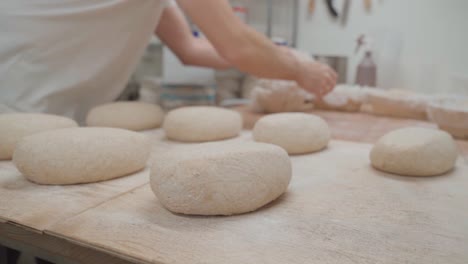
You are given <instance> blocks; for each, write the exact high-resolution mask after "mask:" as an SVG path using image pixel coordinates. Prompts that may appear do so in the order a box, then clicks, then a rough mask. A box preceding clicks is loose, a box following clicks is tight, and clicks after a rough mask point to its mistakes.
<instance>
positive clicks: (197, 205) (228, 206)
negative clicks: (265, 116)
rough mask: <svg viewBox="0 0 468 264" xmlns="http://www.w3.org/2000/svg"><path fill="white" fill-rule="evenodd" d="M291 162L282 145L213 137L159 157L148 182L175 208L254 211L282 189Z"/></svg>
mask: <svg viewBox="0 0 468 264" xmlns="http://www.w3.org/2000/svg"><path fill="white" fill-rule="evenodd" d="M291 170H292V169H291V161H290V159H289V157H288V154H287V153H286V152H285V151H284V150H283V149H281V148H279V147H277V146H274V145H270V144H263V143H255V142H214V143H203V144H197V145H195V146H193V145H192V146H185V147H182V148H181V147H179V148H178V149H174V150H172V151H171V152H169V153H167V154H166V155H165V156H163V157H162V158H161V159H160V160H159V161H158V162H155V163H154V165H153V167H152V168H151V177H150V183H151V188H152V190H153V192H154V193H155V194H156V196H157V197H158V199H159V201H160V202H161V204H162V205H163V206H164V207H166V208H167V209H168V210H170V211H172V212H174V213H182V214H191V215H232V214H241V213H246V212H251V211H254V210H256V209H258V208H260V207H262V206H264V205H266V204H268V203H269V202H271V201H273V200H275V199H276V198H277V197H279V196H280V195H281V194H282V193H284V192H285V191H286V189H287V187H288V185H289V181H290V180H291V173H292V172H291Z"/></svg>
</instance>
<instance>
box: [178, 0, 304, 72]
mask: <svg viewBox="0 0 468 264" xmlns="http://www.w3.org/2000/svg"><path fill="white" fill-rule="evenodd" d="M178 3H179V5H180V6H181V7H182V9H183V10H184V11H185V13H186V14H188V15H189V16H190V18H191V19H192V21H194V22H195V23H196V24H197V25H198V26H199V27H200V28H201V29H202V31H203V33H205V35H206V36H207V38H208V39H209V40H210V42H211V43H213V45H214V47H215V48H216V50H217V51H218V53H219V54H221V56H222V57H223V58H225V59H226V60H227V61H228V62H229V63H231V64H233V65H234V66H235V67H237V68H239V69H240V70H242V71H244V72H248V73H251V74H254V75H257V76H260V77H266V78H277V79H289V80H295V79H296V77H297V76H296V74H297V71H298V62H297V58H296V57H295V56H293V55H291V54H290V52H288V51H287V50H286V49H281V48H279V47H277V46H276V45H274V44H273V43H272V42H271V41H270V40H269V39H268V38H266V37H265V36H264V35H262V34H260V33H258V32H256V31H255V30H253V29H251V28H250V27H248V26H247V25H245V24H244V23H243V22H242V21H240V20H239V19H238V18H237V17H236V16H235V15H234V14H233V12H232V10H231V7H230V5H229V3H228V2H227V1H224V0H178ZM207 10H211V11H207Z"/></svg>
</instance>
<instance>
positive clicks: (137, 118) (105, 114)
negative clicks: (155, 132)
mask: <svg viewBox="0 0 468 264" xmlns="http://www.w3.org/2000/svg"><path fill="white" fill-rule="evenodd" d="M163 119H164V112H163V110H162V109H161V107H159V106H158V105H155V104H149V103H142V102H115V103H110V104H105V105H100V106H97V107H95V108H93V109H91V111H89V113H88V116H87V118H86V124H87V125H88V126H97V127H116V128H124V129H129V130H134V131H141V130H147V129H154V128H158V127H160V126H161V124H162V122H163Z"/></svg>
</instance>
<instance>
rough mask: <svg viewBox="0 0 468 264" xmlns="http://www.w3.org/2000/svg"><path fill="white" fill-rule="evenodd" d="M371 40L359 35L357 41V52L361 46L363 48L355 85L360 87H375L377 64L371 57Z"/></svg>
mask: <svg viewBox="0 0 468 264" xmlns="http://www.w3.org/2000/svg"><path fill="white" fill-rule="evenodd" d="M371 43H372V42H371V40H370V39H369V38H368V37H366V36H364V35H361V36H360V37H359V38H358V40H357V49H356V52H357V51H359V49H360V47H361V46H364V47H365V50H366V51H365V55H364V58H363V59H362V60H361V63H359V65H358V68H357V71H356V82H355V83H356V84H357V85H360V86H369V87H376V86H377V64H376V63H375V61H374V59H373V57H372V45H371Z"/></svg>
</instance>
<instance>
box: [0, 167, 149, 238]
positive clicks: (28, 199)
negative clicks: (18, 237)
mask: <svg viewBox="0 0 468 264" xmlns="http://www.w3.org/2000/svg"><path fill="white" fill-rule="evenodd" d="M148 181H149V169H146V170H144V171H140V172H138V173H136V174H134V175H131V176H127V177H122V178H118V179H115V180H110V181H104V182H99V183H90V184H79V185H67V186H50V185H38V184H35V183H32V182H30V181H28V180H26V178H24V177H23V176H22V175H21V173H20V172H19V171H18V170H17V169H16V167H15V166H14V164H13V163H12V162H11V161H2V162H0V219H1V220H0V221H3V222H13V223H16V224H20V225H24V226H26V227H29V228H33V229H36V230H38V231H42V230H44V229H45V228H47V227H50V226H51V225H53V224H55V223H57V222H59V221H63V220H66V219H67V218H69V217H72V216H74V215H76V214H78V213H80V212H82V211H84V210H86V209H89V208H91V207H94V206H97V205H99V204H100V203H102V202H105V201H107V200H109V199H111V198H113V197H115V196H118V195H120V194H122V193H125V192H127V191H129V190H131V189H133V188H136V187H138V186H141V185H143V184H145V183H147V182H148Z"/></svg>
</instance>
